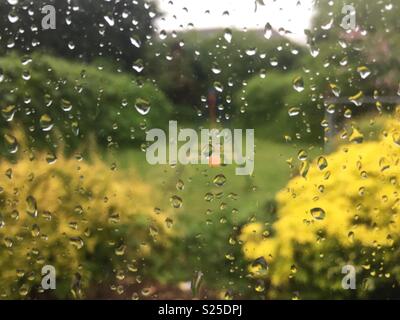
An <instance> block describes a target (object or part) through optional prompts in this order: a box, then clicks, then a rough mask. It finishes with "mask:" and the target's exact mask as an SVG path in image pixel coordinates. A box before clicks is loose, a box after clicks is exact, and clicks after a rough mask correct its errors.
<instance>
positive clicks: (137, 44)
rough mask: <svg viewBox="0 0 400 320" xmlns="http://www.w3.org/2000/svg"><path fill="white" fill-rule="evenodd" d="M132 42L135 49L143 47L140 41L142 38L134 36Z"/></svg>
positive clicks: (131, 38)
mask: <svg viewBox="0 0 400 320" xmlns="http://www.w3.org/2000/svg"><path fill="white" fill-rule="evenodd" d="M130 40H131V43H132V45H133V46H134V47H136V48H140V47H141V46H142V42H141V41H140V38H139V37H138V36H137V35H132V36H131V37H130Z"/></svg>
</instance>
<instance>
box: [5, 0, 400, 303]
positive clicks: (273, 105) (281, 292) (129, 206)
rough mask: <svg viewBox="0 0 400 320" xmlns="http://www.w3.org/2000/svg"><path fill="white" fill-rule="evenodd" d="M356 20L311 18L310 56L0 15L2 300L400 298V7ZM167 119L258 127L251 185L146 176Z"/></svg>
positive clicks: (187, 169) (284, 46) (124, 17)
mask: <svg viewBox="0 0 400 320" xmlns="http://www.w3.org/2000/svg"><path fill="white" fill-rule="evenodd" d="M256 2H257V3H259V5H260V6H268V5H269V4H268V1H267V0H265V1H261V0H260V1H259V0H257V1H256ZM278 2H279V1H278ZM45 4H51V5H54V7H55V8H56V12H57V28H56V29H55V30H41V28H40V26H41V19H42V18H43V14H42V13H41V8H42V7H43V6H44V5H45ZM345 4H346V3H345V1H343V0H335V1H324V0H315V1H314V2H313V7H314V11H315V13H314V16H313V19H312V21H311V26H310V28H309V29H307V30H304V32H305V35H306V38H307V41H306V43H301V42H299V41H294V40H293V39H291V38H290V33H291V32H290V31H289V30H285V29H283V28H279V27H278V28H276V26H271V25H270V24H269V23H267V21H266V25H265V28H262V29H260V30H253V29H245V30H239V29H234V28H221V29H215V30H201V29H196V28H195V27H193V28H189V29H185V30H179V31H167V30H162V29H159V28H158V27H157V23H156V22H157V19H160V18H161V17H162V16H163V14H164V13H163V12H162V11H161V10H160V9H159V6H158V3H157V2H156V1H145V0H135V1H132V0H120V1H108V0H107V1H106V0H105V1H98V0H96V1H95V0H82V1H64V0H47V1H42V0H35V1H25V0H19V1H17V0H7V1H6V0H5V1H1V2H0V28H1V31H0V98H1V100H0V111H1V116H0V123H1V127H0V130H1V139H0V157H1V158H0V174H1V178H0V283H1V287H0V299H356V298H379V299H387V298H398V297H399V294H400V289H399V281H400V264H399V263H398V262H399V260H397V259H399V258H400V250H399V245H400V242H399V241H400V236H399V235H400V233H399V231H400V230H399V229H400V221H399V219H400V216H399V213H398V210H399V204H400V193H399V192H400V184H399V183H400V182H399V178H400V149H399V148H400V87H399V85H400V80H399V79H400V76H399V70H400V58H399V55H398V54H397V53H398V52H399V49H400V41H399V40H398V37H397V32H398V30H399V28H400V20H399V19H398V13H400V7H399V4H398V3H395V2H394V1H390V0H384V1H372V0H354V1H353V6H354V8H355V9H356V16H357V27H356V28H355V30H345V29H343V28H342V27H341V25H340V24H341V22H342V19H343V16H344V14H343V12H342V7H343V6H344V5H345ZM251 5H253V1H251ZM227 10H229V8H227ZM170 120H176V121H178V123H179V126H180V127H181V128H192V129H195V130H198V131H199V130H201V129H202V128H220V129H222V128H230V129H233V128H235V129H236V128H241V129H255V160H254V163H255V169H254V173H253V174H252V175H251V176H238V175H236V174H235V166H233V165H229V164H228V165H222V164H221V165H217V166H215V165H204V164H203V165H193V164H191V165H182V164H176V165H150V164H149V163H148V162H147V161H146V149H147V148H148V147H149V143H148V142H146V132H148V131H149V130H150V129H153V128H160V129H166V128H167V127H168V122H169V121H170ZM211 156H212V154H210V157H211ZM45 265H52V266H54V267H55V269H56V270H57V289H56V290H45V289H44V288H42V286H41V281H42V273H41V270H42V267H43V266H45ZM345 265H354V267H355V268H356V271H357V289H356V290H344V289H343V288H342V279H343V276H344V274H342V267H343V266H345Z"/></svg>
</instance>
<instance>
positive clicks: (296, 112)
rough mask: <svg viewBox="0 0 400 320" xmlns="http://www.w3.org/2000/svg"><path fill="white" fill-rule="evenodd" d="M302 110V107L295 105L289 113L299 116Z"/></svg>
mask: <svg viewBox="0 0 400 320" xmlns="http://www.w3.org/2000/svg"><path fill="white" fill-rule="evenodd" d="M300 112H301V109H300V108H297V107H293V108H290V109H289V111H288V114H289V116H290V117H295V116H298V115H299V114H300Z"/></svg>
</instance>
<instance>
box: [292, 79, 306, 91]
mask: <svg viewBox="0 0 400 320" xmlns="http://www.w3.org/2000/svg"><path fill="white" fill-rule="evenodd" d="M293 88H294V89H295V90H296V91H297V92H302V91H303V90H304V80H303V78H302V77H300V76H299V77H296V78H294V79H293Z"/></svg>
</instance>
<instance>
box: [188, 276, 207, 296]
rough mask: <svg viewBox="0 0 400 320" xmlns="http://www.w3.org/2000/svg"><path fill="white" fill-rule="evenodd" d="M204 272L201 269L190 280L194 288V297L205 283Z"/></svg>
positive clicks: (192, 288)
mask: <svg viewBox="0 0 400 320" xmlns="http://www.w3.org/2000/svg"><path fill="white" fill-rule="evenodd" d="M203 277H204V274H203V272H201V271H196V272H195V273H194V276H193V278H192V281H191V282H190V288H191V290H192V295H193V297H197V296H198V294H199V293H200V289H201V285H202V283H203Z"/></svg>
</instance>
